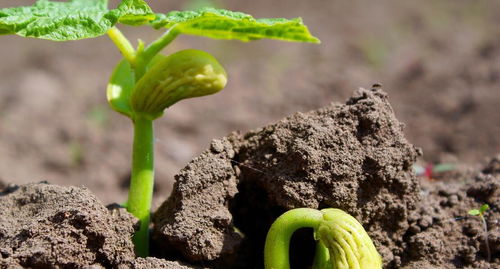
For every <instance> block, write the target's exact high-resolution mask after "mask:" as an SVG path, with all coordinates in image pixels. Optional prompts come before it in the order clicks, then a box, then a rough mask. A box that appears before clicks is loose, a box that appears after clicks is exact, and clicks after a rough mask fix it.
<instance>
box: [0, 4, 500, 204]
mask: <svg viewBox="0 0 500 269" xmlns="http://www.w3.org/2000/svg"><path fill="white" fill-rule="evenodd" d="M33 2H34V1H24V0H2V1H0V8H4V7H11V6H17V5H29V4H32V3H33ZM148 2H149V3H150V4H151V6H152V7H153V9H154V10H155V11H156V12H167V11H169V10H180V9H185V8H193V7H195V6H200V5H204V4H205V3H209V4H210V3H212V4H213V5H215V6H216V7H222V8H227V9H231V10H238V11H242V12H245V13H249V14H252V15H253V16H254V17H257V18H260V17H286V18H292V17H298V16H301V17H302V18H303V20H304V22H305V23H306V24H307V25H308V26H309V28H310V30H311V32H312V33H313V34H314V35H315V36H317V37H319V38H320V39H321V40H322V44H320V45H314V44H301V43H284V42H279V41H273V40H262V41H255V42H251V43H241V42H237V41H221V40H209V39H206V38H202V37H193V36H181V37H179V38H177V40H176V41H175V42H173V43H172V44H171V45H170V47H169V48H168V49H167V50H166V51H165V53H167V54H168V53H172V52H175V51H178V50H181V49H186V48H197V49H202V50H205V51H208V52H210V53H212V54H213V55H215V56H216V57H217V58H218V59H219V61H220V62H221V63H222V64H223V66H225V68H226V70H227V72H228V75H229V83H228V85H227V87H226V89H225V90H223V91H222V92H220V93H218V94H216V95H213V96H208V97H203V98H198V99H190V100H185V101H182V102H180V103H178V104H176V105H175V106H173V107H172V108H171V109H168V110H167V111H166V112H165V116H164V117H163V118H161V119H159V120H157V121H156V137H157V148H156V166H157V175H156V195H155V201H154V206H155V207H156V206H158V205H159V204H160V203H161V202H162V201H163V200H165V198H166V197H167V196H168V195H169V193H170V190H171V186H172V182H173V176H174V175H175V174H176V173H177V172H178V171H179V170H180V168H182V167H184V166H185V165H186V163H187V162H189V161H190V160H191V159H192V158H193V157H195V156H197V155H198V154H199V153H200V152H201V151H203V150H204V149H205V148H207V147H208V146H209V145H210V142H211V140H212V139H214V138H219V137H222V136H225V135H226V134H228V133H229V132H231V131H235V130H241V131H247V130H250V129H255V128H258V127H260V126H263V125H266V124H269V123H272V122H275V121H277V120H279V119H281V118H283V117H285V116H287V115H290V114H293V113H295V112H297V111H303V112H305V111H308V110H312V109H316V108H319V107H321V106H325V105H327V104H329V103H331V102H344V101H345V99H347V98H348V97H349V96H350V95H351V93H352V92H353V90H355V89H357V88H358V87H365V88H368V87H370V85H371V84H373V83H381V84H383V88H384V90H385V91H387V92H388V93H389V99H390V102H391V104H392V105H393V108H394V110H395V113H396V116H397V117H398V119H399V120H400V121H402V122H404V123H405V124H406V128H405V134H406V136H407V138H408V139H409V141H410V142H412V143H414V144H415V145H416V146H418V147H421V148H422V149H423V152H424V156H423V157H422V162H429V163H441V162H458V163H461V164H468V165H475V164H478V163H483V162H484V161H485V160H486V159H487V158H489V157H492V156H494V155H495V154H496V153H499V152H500V135H499V134H500V115H499V109H500V27H498V25H500V1H494V0H491V1H486V0H446V1H432V0H425V1H398V0H383V1H368V0H366V1H341V0H310V1H304V0H272V1H269V0H267V1H264V0H253V1H246V0H232V1H229V0H216V1H211V2H207V1H177V0H176V1H148ZM111 5H116V1H112V3H111ZM121 29H122V30H123V31H124V32H125V34H126V35H127V36H128V37H129V38H130V39H131V40H132V41H134V43H135V40H137V39H138V38H141V39H143V40H145V41H147V42H149V41H152V40H153V39H154V38H155V37H157V36H159V35H160V34H161V32H160V31H155V30H152V29H148V28H147V27H141V28H136V29H134V28H131V27H125V26H122V27H121ZM119 59H120V54H119V52H118V51H117V50H116V49H115V47H114V45H113V44H112V42H110V40H109V39H108V38H107V37H106V36H103V37H100V38H97V39H90V40H82V41H78V42H65V43H55V42H50V41H43V40H35V39H24V38H21V37H17V36H1V37H0V181H3V182H9V183H16V184H20V183H26V182H38V181H41V180H47V181H49V182H51V183H54V184H60V185H65V186H69V185H85V186H87V187H88V188H90V190H91V191H92V192H94V193H95V194H96V195H97V196H98V197H99V198H100V199H101V200H102V201H103V202H104V203H111V202H123V201H125V199H126V195H127V193H126V191H127V188H128V178H129V175H130V170H129V169H130V155H131V152H130V151H131V143H132V132H133V131H132V124H131V123H130V122H129V119H127V118H125V117H123V116H121V115H119V114H118V113H116V112H114V111H112V110H111V109H110V108H109V107H108V104H107V102H106V94H105V89H106V83H107V79H108V77H109V75H110V74H111V71H112V69H113V67H114V65H115V64H116V63H117V62H118V61H119Z"/></svg>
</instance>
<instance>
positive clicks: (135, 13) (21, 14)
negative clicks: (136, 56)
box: [0, 0, 155, 41]
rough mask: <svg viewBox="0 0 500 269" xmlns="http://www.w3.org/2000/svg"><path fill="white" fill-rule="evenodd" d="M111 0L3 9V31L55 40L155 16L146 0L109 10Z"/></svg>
mask: <svg viewBox="0 0 500 269" xmlns="http://www.w3.org/2000/svg"><path fill="white" fill-rule="evenodd" d="M107 6H108V0H70V1H68V2H56V1H49V0H38V1H37V2H36V3H35V4H34V5H32V6H26V7H13V8H4V9H1V10H0V34H17V35H20V36H24V37H35V38H41V39H48V40H54V41H67V40H77V39H84V38H92V37H98V36H101V35H104V34H105V33H106V31H107V30H108V29H109V28H111V27H113V26H114V25H115V24H116V23H117V22H118V21H121V22H123V23H126V24H132V25H138V24H143V23H146V22H148V21H150V20H152V19H154V18H155V15H154V14H153V13H152V11H151V9H150V8H149V6H148V5H147V4H146V3H145V2H144V1H143V0H124V1H122V2H121V4H120V5H119V6H118V8H117V9H114V10H111V11H110V10H108V7H107Z"/></svg>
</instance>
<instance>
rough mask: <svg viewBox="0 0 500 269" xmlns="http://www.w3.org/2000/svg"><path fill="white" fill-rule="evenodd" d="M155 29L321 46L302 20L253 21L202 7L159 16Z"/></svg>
mask: <svg viewBox="0 0 500 269" xmlns="http://www.w3.org/2000/svg"><path fill="white" fill-rule="evenodd" d="M152 25H153V26H154V27H155V28H161V27H166V28H171V27H174V26H175V29H176V30H177V31H179V32H180V33H183V34H190V35H199V36H206V37H210V38H216V39H237V40H241V41H250V40H256V39H262V38H270V39H279V40H286V41H302V42H312V43H319V42H320V41H319V39H317V38H316V37H314V36H312V35H311V34H310V33H309V30H308V29H307V27H306V26H305V25H304V24H303V23H302V19H300V18H295V19H291V20H288V19H254V18H253V17H252V16H250V15H248V14H245V13H241V12H233V11H228V10H224V9H215V8H203V9H200V10H198V11H172V12H170V13H168V14H166V15H165V14H157V18H156V20H154V21H153V22H152Z"/></svg>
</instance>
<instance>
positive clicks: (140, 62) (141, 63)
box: [135, 26, 180, 78]
mask: <svg viewBox="0 0 500 269" xmlns="http://www.w3.org/2000/svg"><path fill="white" fill-rule="evenodd" d="M179 34H180V32H179V31H178V30H177V29H176V28H175V26H174V27H172V28H170V29H169V30H168V31H167V32H165V33H164V34H163V35H162V36H160V38H158V39H157V40H155V41H154V42H153V43H151V44H149V46H148V47H147V48H146V49H144V50H143V51H141V52H140V53H139V57H138V59H137V62H136V67H135V72H136V77H138V78H141V77H142V76H143V75H144V73H145V72H146V66H147V65H148V64H149V62H150V61H151V60H152V59H153V57H155V56H156V54H158V53H159V52H160V51H161V50H162V49H164V48H165V47H166V46H167V45H168V44H170V43H171V42H172V41H174V39H175V38H176V37H177V36H178V35H179Z"/></svg>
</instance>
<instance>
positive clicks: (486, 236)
mask: <svg viewBox="0 0 500 269" xmlns="http://www.w3.org/2000/svg"><path fill="white" fill-rule="evenodd" d="M479 216H480V217H481V221H482V222H483V231H484V243H485V245H486V254H487V255H488V256H487V258H488V259H487V261H488V262H490V261H491V250H490V243H489V242H488V224H487V223H486V219H485V218H484V216H483V214H479Z"/></svg>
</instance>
